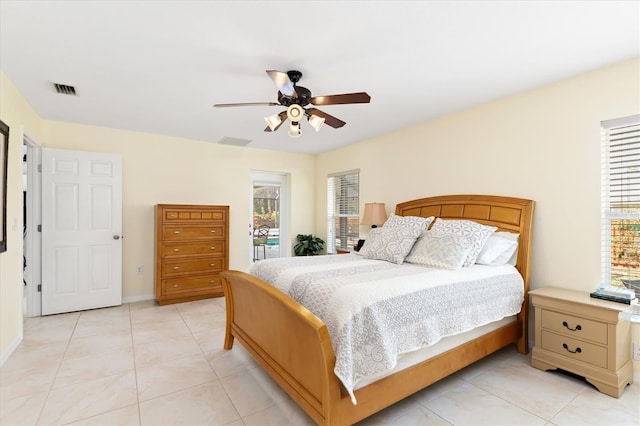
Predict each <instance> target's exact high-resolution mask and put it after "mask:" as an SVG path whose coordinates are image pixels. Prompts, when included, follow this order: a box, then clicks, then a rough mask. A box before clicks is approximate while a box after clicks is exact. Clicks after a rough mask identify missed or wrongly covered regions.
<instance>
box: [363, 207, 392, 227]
mask: <svg viewBox="0 0 640 426" xmlns="http://www.w3.org/2000/svg"><path fill="white" fill-rule="evenodd" d="M386 220H387V211H386V210H385V207H384V203H365V204H364V215H362V222H360V223H361V224H362V225H371V227H372V228H375V227H377V226H379V225H382V224H384V223H385V222H386Z"/></svg>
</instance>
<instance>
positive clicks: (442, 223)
mask: <svg viewBox="0 0 640 426" xmlns="http://www.w3.org/2000/svg"><path fill="white" fill-rule="evenodd" d="M431 229H432V230H434V231H437V232H438V233H447V234H455V235H464V236H466V237H469V238H470V239H471V240H472V242H473V246H472V247H471V251H470V252H469V254H468V255H467V258H466V259H465V261H464V264H463V265H462V266H469V265H473V264H474V263H476V259H477V258H478V255H479V254H480V250H482V247H483V246H484V244H485V243H486V242H487V240H488V239H489V236H490V235H491V234H493V233H494V232H495V230H496V229H498V228H497V227H495V226H487V225H482V224H480V223H477V222H473V221H471V220H455V219H453V220H443V219H438V220H436V223H434V224H433V227H432V228H431Z"/></svg>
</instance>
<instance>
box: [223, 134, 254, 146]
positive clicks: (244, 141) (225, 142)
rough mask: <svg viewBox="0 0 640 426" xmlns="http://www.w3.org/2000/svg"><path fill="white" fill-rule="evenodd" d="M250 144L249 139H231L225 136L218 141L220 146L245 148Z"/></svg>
mask: <svg viewBox="0 0 640 426" xmlns="http://www.w3.org/2000/svg"><path fill="white" fill-rule="evenodd" d="M250 142H251V140H250V139H240V138H231V137H229V136H225V137H223V138H222V139H220V140H219V141H218V143H219V144H222V145H234V146H247V145H248V144H249V143H250Z"/></svg>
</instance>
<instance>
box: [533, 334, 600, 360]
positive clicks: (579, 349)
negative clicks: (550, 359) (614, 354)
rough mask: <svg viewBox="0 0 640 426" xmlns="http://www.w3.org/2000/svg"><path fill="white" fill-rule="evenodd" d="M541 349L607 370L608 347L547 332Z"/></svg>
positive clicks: (543, 335) (543, 336) (543, 337)
mask: <svg viewBox="0 0 640 426" xmlns="http://www.w3.org/2000/svg"><path fill="white" fill-rule="evenodd" d="M540 347H541V348H542V349H545V350H548V351H551V352H555V353H557V354H560V355H564V356H566V357H569V358H572V359H575V360H578V361H582V362H587V363H589V364H593V365H596V366H598V367H602V368H607V348H606V347H602V346H598V345H595V344H593V343H587V342H583V341H581V340H577V339H572V338H570V337H567V336H563V335H560V334H556V333H552V332H550V331H545V330H543V331H542V342H541V345H540Z"/></svg>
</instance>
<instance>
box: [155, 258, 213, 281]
mask: <svg viewBox="0 0 640 426" xmlns="http://www.w3.org/2000/svg"><path fill="white" fill-rule="evenodd" d="M222 265H223V259H220V258H215V257H208V258H203V259H188V260H163V261H162V277H163V278H164V277H171V276H174V275H182V274H192V273H201V272H221V271H222Z"/></svg>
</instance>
